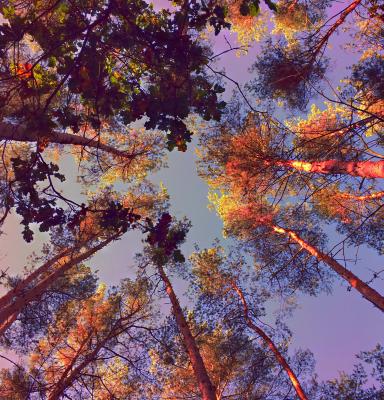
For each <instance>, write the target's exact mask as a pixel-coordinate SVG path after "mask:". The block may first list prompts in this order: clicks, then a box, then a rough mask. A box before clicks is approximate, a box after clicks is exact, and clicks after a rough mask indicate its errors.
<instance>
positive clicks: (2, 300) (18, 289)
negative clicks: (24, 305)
mask: <svg viewBox="0 0 384 400" xmlns="http://www.w3.org/2000/svg"><path fill="white" fill-rule="evenodd" d="M73 251H75V249H71V248H67V249H65V250H63V251H62V252H60V253H59V254H57V255H56V256H54V257H53V258H51V259H50V260H48V261H47V262H45V263H44V264H43V265H41V266H40V267H39V268H37V269H36V270H35V271H33V272H32V273H30V274H29V275H28V276H27V277H26V278H24V279H23V280H22V281H20V282H18V283H17V284H16V286H15V287H14V288H12V289H11V290H9V291H8V292H7V293H6V294H5V295H4V296H2V297H0V309H1V308H3V307H5V306H6V305H7V304H8V303H9V302H10V301H11V300H12V299H13V298H14V297H15V296H18V295H20V294H21V293H22V291H23V290H24V289H26V287H27V286H28V285H29V284H30V283H32V281H34V280H35V279H37V278H38V277H39V276H40V275H42V274H44V273H46V272H47V271H48V270H49V268H50V267H52V266H53V265H54V264H56V263H57V262H59V261H60V259H62V258H64V257H66V256H68V255H69V254H70V253H71V252H73Z"/></svg>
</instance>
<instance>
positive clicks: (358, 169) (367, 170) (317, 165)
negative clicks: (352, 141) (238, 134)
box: [267, 160, 384, 178]
mask: <svg viewBox="0 0 384 400" xmlns="http://www.w3.org/2000/svg"><path fill="white" fill-rule="evenodd" d="M267 165H271V166H272V165H276V166H280V167H284V168H293V169H295V170H297V171H304V172H311V173H317V174H325V175H338V174H340V175H351V176H360V177H362V178H384V160H380V161H339V160H326V161H313V162H310V161H295V160H286V161H281V160H278V161H270V162H268V163H267Z"/></svg>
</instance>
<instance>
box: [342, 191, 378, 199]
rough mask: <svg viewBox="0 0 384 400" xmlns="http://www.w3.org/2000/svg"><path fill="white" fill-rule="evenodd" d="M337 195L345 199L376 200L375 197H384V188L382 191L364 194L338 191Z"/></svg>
mask: <svg viewBox="0 0 384 400" xmlns="http://www.w3.org/2000/svg"><path fill="white" fill-rule="evenodd" d="M336 196H339V197H343V198H344V199H352V200H356V201H367V200H375V199H381V198H382V197H384V190H383V191H381V192H375V193H370V194H364V195H360V196H359V195H356V194H351V193H343V192H340V193H336Z"/></svg>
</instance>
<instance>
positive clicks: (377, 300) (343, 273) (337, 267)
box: [271, 225, 384, 311]
mask: <svg viewBox="0 0 384 400" xmlns="http://www.w3.org/2000/svg"><path fill="white" fill-rule="evenodd" d="M271 228H272V229H273V231H275V232H276V233H279V234H282V235H286V236H288V237H290V238H291V239H292V240H293V241H295V242H296V243H297V244H299V245H300V246H301V247H302V248H303V249H305V250H306V251H307V252H308V253H310V254H311V255H312V256H314V257H316V258H317V259H318V260H319V261H323V262H324V263H326V264H327V265H328V266H329V267H331V268H332V269H333V270H334V271H335V272H336V273H337V274H338V275H339V276H340V277H342V278H343V279H344V280H346V281H347V282H348V283H349V284H350V285H351V286H352V287H353V288H354V289H356V290H357V291H358V292H359V293H360V294H361V295H362V296H363V297H364V298H366V299H367V300H369V301H370V302H371V303H372V304H373V305H375V306H376V307H377V308H379V309H380V310H381V311H384V297H383V296H382V295H381V294H380V293H378V292H377V291H376V290H375V289H372V288H371V287H370V286H369V285H367V284H366V283H365V282H363V281H362V280H361V279H360V278H358V277H357V276H356V275H355V274H354V273H352V272H351V271H349V270H348V269H346V268H345V267H343V266H342V265H341V264H340V263H338V262H337V261H336V260H335V259H334V258H333V257H331V256H329V255H328V254H325V253H323V252H322V251H320V250H318V249H317V248H316V247H314V246H312V245H311V244H310V243H308V242H306V241H305V240H304V239H302V238H301V237H300V236H299V235H298V234H297V233H296V232H294V231H292V230H290V229H285V228H281V227H280V226H276V225H271Z"/></svg>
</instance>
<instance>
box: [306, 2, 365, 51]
mask: <svg viewBox="0 0 384 400" xmlns="http://www.w3.org/2000/svg"><path fill="white" fill-rule="evenodd" d="M360 3H361V0H355V1H354V2H352V3H351V4H350V5H349V6H348V7H347V8H346V9H345V10H344V11H343V12H342V13H341V14H340V16H339V18H338V19H337V20H336V21H335V22H334V23H333V25H332V26H331V27H330V28H329V29H328V31H327V32H326V33H325V35H324V36H323V37H322V38H321V40H320V42H319V43H318V44H317V46H316V48H315V51H314V55H317V54H318V53H319V52H320V51H321V49H322V48H323V47H324V46H325V45H326V44H327V42H328V40H329V38H330V37H331V36H332V35H333V34H334V32H335V31H336V29H337V28H338V27H339V26H340V25H341V24H343V23H344V21H345V19H346V18H347V17H348V15H349V14H351V12H353V11H354V10H355V9H356V7H357V6H358V5H359V4H360Z"/></svg>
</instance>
